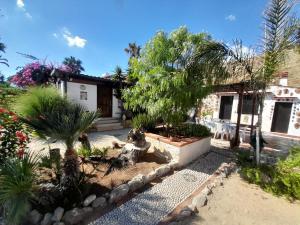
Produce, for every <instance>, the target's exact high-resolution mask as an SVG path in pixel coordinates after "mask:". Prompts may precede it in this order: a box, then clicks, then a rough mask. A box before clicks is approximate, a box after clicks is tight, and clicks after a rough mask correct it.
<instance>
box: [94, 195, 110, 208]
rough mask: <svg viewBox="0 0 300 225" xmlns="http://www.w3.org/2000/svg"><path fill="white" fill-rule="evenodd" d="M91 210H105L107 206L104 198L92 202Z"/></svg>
mask: <svg viewBox="0 0 300 225" xmlns="http://www.w3.org/2000/svg"><path fill="white" fill-rule="evenodd" d="M92 206H93V208H105V207H106V206H107V202H106V198H104V197H99V198H96V199H95V200H94V201H93V204H92Z"/></svg>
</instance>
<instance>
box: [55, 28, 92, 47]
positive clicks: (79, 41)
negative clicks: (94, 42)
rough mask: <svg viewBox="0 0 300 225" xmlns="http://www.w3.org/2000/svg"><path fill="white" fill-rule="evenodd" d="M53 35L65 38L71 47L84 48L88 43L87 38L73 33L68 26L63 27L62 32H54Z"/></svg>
mask: <svg viewBox="0 0 300 225" xmlns="http://www.w3.org/2000/svg"><path fill="white" fill-rule="evenodd" d="M52 36H53V37H54V38H56V39H58V38H63V39H64V40H65V41H66V42H67V44H68V46H69V47H77V48H84V47H85V45H86V43H87V40H86V39H84V38H82V37H80V36H78V35H73V34H72V33H71V32H70V31H69V29H68V28H66V27H64V28H63V29H62V31H61V33H60V34H57V33H53V34H52Z"/></svg>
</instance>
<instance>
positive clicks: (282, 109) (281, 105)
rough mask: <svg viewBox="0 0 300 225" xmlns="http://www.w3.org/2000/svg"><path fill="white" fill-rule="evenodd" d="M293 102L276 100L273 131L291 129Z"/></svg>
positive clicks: (281, 131)
mask: <svg viewBox="0 0 300 225" xmlns="http://www.w3.org/2000/svg"><path fill="white" fill-rule="evenodd" d="M292 105H293V103H289V102H276V103H275V108H274V113H273V121H272V128H271V131H272V132H279V133H287V132H288V129H289V123H290V117H291V111H292Z"/></svg>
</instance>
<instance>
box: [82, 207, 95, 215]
mask: <svg viewBox="0 0 300 225" xmlns="http://www.w3.org/2000/svg"><path fill="white" fill-rule="evenodd" d="M82 210H83V212H84V214H86V213H90V212H93V208H92V207H84V208H82Z"/></svg>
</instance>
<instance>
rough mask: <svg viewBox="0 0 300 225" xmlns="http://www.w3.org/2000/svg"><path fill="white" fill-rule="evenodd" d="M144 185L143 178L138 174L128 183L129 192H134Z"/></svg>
mask: <svg viewBox="0 0 300 225" xmlns="http://www.w3.org/2000/svg"><path fill="white" fill-rule="evenodd" d="M144 184H145V176H144V175H142V174H139V175H137V176H135V177H134V178H132V180H131V181H129V182H128V185H129V189H130V191H135V190H137V189H139V188H141V187H143V186H144Z"/></svg>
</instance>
